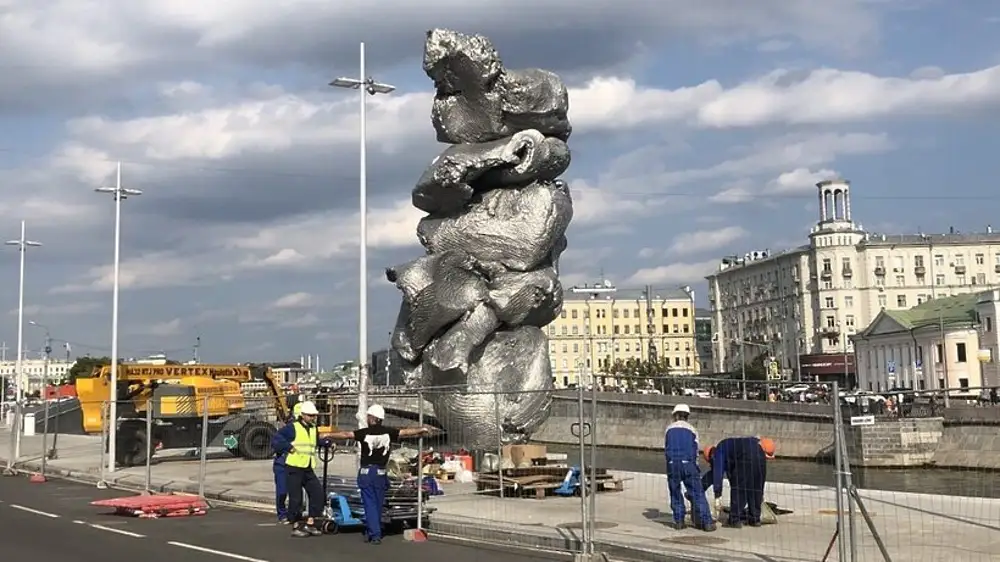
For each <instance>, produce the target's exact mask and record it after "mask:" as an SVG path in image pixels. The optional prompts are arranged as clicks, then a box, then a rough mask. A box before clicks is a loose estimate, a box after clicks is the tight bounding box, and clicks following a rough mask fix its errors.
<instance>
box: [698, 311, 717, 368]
mask: <svg viewBox="0 0 1000 562" xmlns="http://www.w3.org/2000/svg"><path fill="white" fill-rule="evenodd" d="M694 337H695V342H696V345H697V351H698V372H699V373H701V374H706V373H711V372H713V369H712V311H711V310H708V309H705V308H696V309H695V311H694Z"/></svg>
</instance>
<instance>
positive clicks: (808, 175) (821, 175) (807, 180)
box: [767, 168, 840, 194]
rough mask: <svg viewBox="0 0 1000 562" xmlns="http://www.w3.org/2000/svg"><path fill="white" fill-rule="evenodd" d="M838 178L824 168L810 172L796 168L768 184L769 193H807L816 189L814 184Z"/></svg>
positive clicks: (807, 169) (832, 171)
mask: <svg viewBox="0 0 1000 562" xmlns="http://www.w3.org/2000/svg"><path fill="white" fill-rule="evenodd" d="M838 177H840V174H838V173H837V172H835V171H834V170H828V169H826V168H823V169H820V170H816V171H812V170H810V169H809V168H796V169H794V170H792V171H791V172H785V173H783V174H781V175H780V176H778V177H777V178H776V179H775V180H774V181H772V182H770V184H768V189H767V190H768V192H770V193H785V194H791V193H808V192H812V191H814V190H815V189H816V184H817V183H819V182H821V181H824V180H830V179H835V178H838Z"/></svg>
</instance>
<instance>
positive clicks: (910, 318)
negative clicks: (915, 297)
mask: <svg viewBox="0 0 1000 562" xmlns="http://www.w3.org/2000/svg"><path fill="white" fill-rule="evenodd" d="M978 302H979V293H968V294H964V295H955V296H953V297H944V298H940V299H933V300H929V301H927V302H925V303H923V304H919V305H917V306H915V307H913V308H910V309H907V310H885V311H884V312H885V315H886V316H888V317H890V318H892V319H893V320H895V321H896V322H899V324H900V325H902V326H904V327H905V328H906V329H907V330H913V329H915V328H924V327H927V326H937V325H939V324H943V325H946V326H955V325H966V324H974V323H975V322H976V304H977V303H978Z"/></svg>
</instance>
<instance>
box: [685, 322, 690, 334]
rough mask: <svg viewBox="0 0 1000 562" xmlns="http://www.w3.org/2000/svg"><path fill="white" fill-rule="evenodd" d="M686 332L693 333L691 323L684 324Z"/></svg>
mask: <svg viewBox="0 0 1000 562" xmlns="http://www.w3.org/2000/svg"><path fill="white" fill-rule="evenodd" d="M684 333H685V334H690V333H691V325H690V324H684Z"/></svg>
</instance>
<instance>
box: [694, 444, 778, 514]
mask: <svg viewBox="0 0 1000 562" xmlns="http://www.w3.org/2000/svg"><path fill="white" fill-rule="evenodd" d="M704 454H705V458H706V460H708V462H709V466H710V468H709V470H708V472H706V473H705V475H704V476H703V477H702V485H703V486H704V488H705V489H706V490H707V489H708V487H709V486H711V487H712V492H713V493H714V495H715V505H716V511H721V507H722V505H721V503H722V479H723V477H726V478H728V479H729V518H728V519H727V520H726V522H725V525H726V526H728V527H734V528H740V527H742V526H743V523H744V522H746V523H747V524H748V525H750V526H751V527H759V526H760V525H761V506H762V505H763V504H764V484H765V483H766V482H767V459H769V458H774V441H771V440H770V439H766V438H765V439H761V438H759V437H729V438H727V439H723V440H722V441H719V443H718V444H717V445H716V446H714V447H707V448H706V449H705V453H704Z"/></svg>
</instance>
